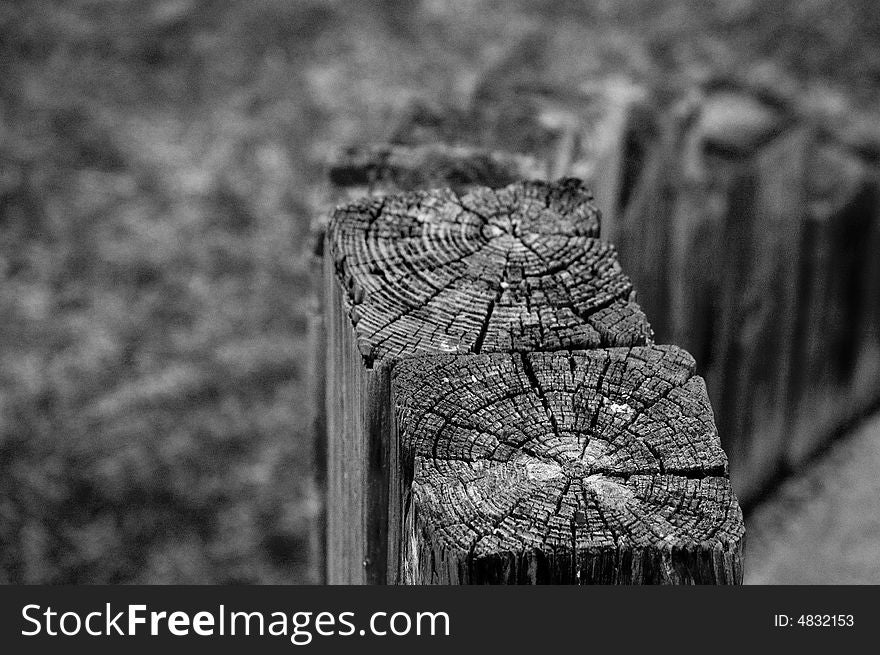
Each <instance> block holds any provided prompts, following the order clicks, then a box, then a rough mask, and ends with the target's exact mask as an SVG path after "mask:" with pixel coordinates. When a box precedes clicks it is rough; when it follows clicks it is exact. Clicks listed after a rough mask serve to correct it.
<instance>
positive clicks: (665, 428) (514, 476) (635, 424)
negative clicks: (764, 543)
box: [389, 346, 743, 584]
mask: <svg viewBox="0 0 880 655" xmlns="http://www.w3.org/2000/svg"><path fill="white" fill-rule="evenodd" d="M392 386H393V394H394V400H395V407H396V413H397V417H396V418H397V428H398V432H399V440H400V444H401V445H400V448H401V452H402V458H403V461H404V470H405V471H406V472H407V473H408V475H409V476H411V480H412V486H411V489H412V491H411V493H407V494H406V496H407V500H406V502H403V503H401V506H402V507H405V509H406V518H405V521H404V523H405V525H404V527H403V528H401V529H402V530H403V531H404V535H403V537H404V540H405V543H406V545H407V552H406V553H405V555H404V556H403V557H402V559H401V562H400V566H401V567H402V569H403V570H402V577H403V579H404V580H405V581H406V582H408V583H415V584H424V583H445V584H449V583H452V584H479V583H581V584H589V583H674V584H679V583H709V584H720V583H737V582H739V581H740V580H741V576H742V570H741V564H740V555H741V540H742V536H743V527H742V517H741V514H740V512H739V508H738V505H737V501H736V497H735V495H734V494H733V492H732V490H731V487H730V483H729V481H728V480H727V477H726V476H727V460H726V457H725V455H724V452H723V451H722V450H721V446H720V442H719V440H718V434H717V431H716V429H715V426H714V422H713V419H712V410H711V407H710V405H709V401H708V398H707V396H706V390H705V385H704V383H703V380H702V379H701V378H699V377H698V376H696V375H695V374H694V361H693V359H692V358H691V357H690V356H689V355H688V354H687V353H685V352H684V351H682V350H681V349H678V348H675V347H670V346H659V347H637V348H632V349H623V348H621V349H600V350H594V351H588V352H574V353H562V354H558V353H552V354H550V353H532V354H520V355H483V356H464V357H462V356H457V357H456V356H446V357H443V356H439V357H438V356H434V357H430V358H426V357H422V358H417V359H411V360H407V361H404V362H402V363H401V364H399V365H398V366H396V367H395V369H394V373H393V383H392ZM403 488H404V489H409V485H408V484H404V485H403ZM389 528H390V529H391V530H392V531H393V530H394V529H395V525H394V521H392V522H390V524H389ZM398 538H399V535H396V534H393V532H392V533H390V534H389V539H390V540H396V539H398Z"/></svg>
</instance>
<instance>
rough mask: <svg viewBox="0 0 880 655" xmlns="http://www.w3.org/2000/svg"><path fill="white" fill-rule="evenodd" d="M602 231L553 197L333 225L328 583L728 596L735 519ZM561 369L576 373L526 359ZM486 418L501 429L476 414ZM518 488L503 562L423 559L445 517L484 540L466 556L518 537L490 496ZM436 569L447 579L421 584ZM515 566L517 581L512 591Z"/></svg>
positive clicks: (473, 195)
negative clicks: (666, 589) (680, 585)
mask: <svg viewBox="0 0 880 655" xmlns="http://www.w3.org/2000/svg"><path fill="white" fill-rule="evenodd" d="M598 231H599V215H598V211H597V210H596V208H595V206H594V205H593V203H592V197H591V195H590V194H589V193H588V192H587V191H586V189H585V188H584V187H583V186H582V184H581V183H579V182H578V181H576V180H570V179H569V180H562V181H560V182H558V183H541V182H525V183H517V184H512V185H510V186H508V187H505V188H504V189H499V190H492V189H488V188H475V189H472V190H471V191H470V192H468V193H465V194H463V195H461V194H457V193H455V192H454V191H452V190H449V189H438V190H434V191H431V192H413V193H408V194H395V195H389V196H385V197H381V198H365V199H362V200H360V201H357V202H355V203H352V204H350V205H348V206H345V207H340V208H338V209H337V210H336V212H335V213H334V215H333V218H332V220H331V223H330V225H329V228H328V230H327V236H326V246H325V257H324V272H325V274H324V298H325V306H326V312H327V335H328V343H327V386H326V416H327V434H328V437H329V443H330V447H329V457H328V504H327V508H328V514H327V515H328V540H327V542H328V543H327V546H328V581H330V582H337V583H362V582H367V583H386V582H389V583H396V582H409V583H414V582H435V581H440V582H455V583H472V582H528V581H530V582H596V581H613V582H673V583H675V582H711V583H735V582H738V581H739V580H740V579H741V565H740V563H739V562H740V560H739V558H740V544H741V538H742V519H741V515H740V513H739V508H738V505H737V503H736V499H735V496H734V495H733V492H732V491H731V490H730V485H729V481H728V480H727V477H726V472H727V468H726V458H725V456H724V454H723V452H722V451H721V449H720V446H719V444H718V439H717V434H716V433H715V430H714V425H713V424H712V419H711V409H710V408H709V405H708V401H707V400H706V397H705V390H704V387H703V383H702V380H701V379H700V378H697V377H695V376H694V375H693V361H692V360H691V359H690V357H689V356H688V355H686V354H685V353H683V352H682V351H680V350H678V349H672V348H665V349H664V348H656V347H650V344H651V341H652V339H651V330H650V327H649V326H648V323H647V321H646V319H645V316H644V314H643V313H642V311H641V309H640V308H639V307H638V305H637V304H636V303H635V302H634V292H633V288H632V285H631V283H630V281H629V279H628V278H627V277H626V276H625V275H624V273H623V272H622V270H621V267H620V265H619V264H618V262H617V257H616V253H615V251H614V248H613V247H612V246H610V245H609V244H607V243H604V242H602V241H600V240H598V238H597V236H598ZM616 348H622V349H620V350H615V349H616ZM560 350H565V351H569V352H571V353H572V354H571V355H566V356H554V357H555V358H548V357H549V356H544V355H542V354H540V353H542V351H560ZM584 350H587V351H588V352H580V351H584ZM488 353H498V354H496V355H488ZM514 353H516V354H514ZM438 366H439V367H441V369H442V367H443V366H446V367H447V368H446V369H442V370H440V369H438V368H437V367H438ZM431 371H434V373H433V374H431V373H430V372H431ZM443 371H445V372H446V373H448V374H444V373H443ZM422 374H424V377H423V378H420V377H419V376H420V375H422ZM432 375H433V376H432ZM392 379H393V380H394V381H393V383H392ZM526 383H527V387H524V386H523V385H525V384H526ZM464 387H466V388H467V391H466V392H465V391H463V388H464ZM526 390H527V392H526ZM456 393H464V395H463V396H461V402H464V401H465V400H467V402H468V403H469V404H467V405H464V406H462V405H460V404H457V403H456V401H455V398H456V395H455V394H456ZM478 398H482V399H483V400H484V401H486V403H485V404H480V403H479V402H478V401H477V400H476V399H478ZM492 398H497V399H499V400H502V401H505V402H507V403H508V404H509V403H514V406H515V407H516V408H517V412H516V413H514V414H510V413H505V412H504V409H505V408H504V407H497V408H493V409H497V410H498V411H497V412H496V411H485V410H486V408H487V407H489V406H490V404H491V399H492ZM505 399H506V400H505ZM515 399H518V400H515ZM426 403H427V404H426ZM517 403H521V404H517ZM429 406H430V408H432V409H430V411H429ZM395 407H396V408H397V410H398V411H399V412H400V413H399V414H398V413H395ZM414 407H416V409H413V408H414ZM419 407H420V408H422V409H419ZM471 409H473V410H475V411H477V413H473V412H471ZM422 410H424V411H422ZM435 410H436V412H439V414H437V413H431V412H434V411H435ZM413 412H415V414H413ZM453 414H455V416H456V418H455V421H454V422H453V421H448V422H444V417H445V416H452V415H453ZM505 421H506V422H507V424H508V425H507V428H505V425H504V424H505ZM511 422H513V423H512V424H511ZM499 430H500V431H501V432H499ZM505 430H506V431H505ZM511 430H512V431H511ZM432 431H433V433H432ZM430 434H435V435H436V437H437V438H436V439H434V437H432V436H430ZM498 434H502V435H503V439H500V440H498V443H495V444H493V443H492V437H493V436H495V437H496V438H497V435H498ZM429 443H430V447H428V445H427V444H429ZM590 444H592V446H591V445H590ZM426 449H427V450H426ZM428 451H430V453H428ZM467 457H472V458H473V460H472V461H473V462H476V464H475V466H476V468H475V469H474V470H473V475H472V476H471V477H468V475H469V474H467V473H466V472H464V470H463V469H460V465H461V466H464V465H465V464H467V463H468V461H469V460H468V459H467ZM477 460H480V461H479V462H477ZM450 467H452V468H450ZM480 467H488V468H489V469H491V472H489V473H487V474H486V476H484V477H485V482H486V484H485V485H484V486H481V487H480V486H479V485H478V487H479V490H481V493H483V494H484V495H483V496H482V497H480V498H478V501H479V504H480V507H479V508H478V509H477V510H476V513H474V514H468V512H470V510H469V509H468V507H467V506H466V505H465V504H461V503H459V502H458V501H462V503H464V502H466V501H468V499H469V498H471V495H470V493H465V492H464V491H463V490H464V488H465V487H466V486H467V484H469V483H470V482H474V476H476V477H481V474H480V471H481V470H482V469H480ZM447 469H449V470H447ZM456 471H457V472H456ZM447 473H448V474H449V475H450V476H451V477H443V476H444V475H446V474H447ZM459 473H461V475H459ZM522 475H525V477H526V478H528V479H529V480H532V479H533V480H532V482H534V484H532V482H529V481H528V480H525V481H523V484H524V485H525V487H523V489H526V488H527V489H531V490H532V491H534V492H535V493H536V494H537V496H535V497H534V499H533V500H535V503H531V504H529V505H528V507H525V506H524V507H523V512H524V514H523V517H522V521H520V522H519V523H517V524H516V526H514V528H515V530H514V531H515V535H514V536H515V537H516V538H517V539H520V541H519V542H516V543H519V546H518V547H514V546H511V544H512V543H514V542H511V541H506V542H504V546H503V547H501V549H500V550H499V549H498V548H494V546H490V545H488V544H489V542H492V543H494V542H493V540H492V539H489V541H488V542H486V544H487V545H486V548H488V549H489V550H487V551H485V553H484V551H483V550H482V549H478V548H477V544H476V543H474V544H472V545H473V546H474V547H473V548H471V547H470V545H468V547H467V549H466V550H464V551H463V550H462V548H463V547H464V545H467V544H469V543H470V542H468V541H467V539H471V538H472V537H471V536H467V537H464V536H462V537H461V539H459V540H456V538H455V536H454V535H453V536H451V537H450V539H451V540H450V541H445V540H444V539H445V537H444V538H443V539H440V538H439V537H437V538H435V537H436V535H437V534H438V533H437V532H436V531H437V530H442V529H443V528H444V527H445V526H447V525H448V524H449V523H448V522H449V520H451V518H452V517H456V516H465V517H467V516H472V517H473V518H474V519H475V520H477V519H478V520H480V521H484V522H485V521H489V524H485V523H481V524H480V525H477V527H476V528H475V529H476V533H475V534H476V535H477V536H478V537H482V536H485V535H486V534H491V533H492V530H495V529H501V527H500V526H501V525H502V524H503V522H504V521H503V520H504V519H506V518H514V519H515V518H517V517H519V514H518V513H517V512H516V511H515V510H516V508H517V507H518V506H519V505H518V504H519V502H520V501H516V502H515V503H514V505H513V506H510V505H508V504H506V503H507V501H508V500H509V493H508V490H507V488H506V487H507V485H509V484H510V483H513V482H516V481H517V480H519V478H518V477H517V476H522ZM438 476H439V477H438ZM462 476H463V477H462ZM505 476H507V477H505ZM493 480H494V481H495V482H493ZM569 481H570V483H569ZM459 483H460V484H459ZM496 483H497V484H496ZM456 484H458V485H459V486H456ZM462 485H463V486H462ZM559 485H562V487H559ZM554 489H556V490H557V492H558V493H556V495H555V496H553V493H554V491H553V490H554ZM496 491H497V497H496V496H495V495H494V493H495V492H496ZM520 491H522V490H519V491H514V492H511V493H519V492H520ZM432 494H433V495H432ZM444 494H447V495H449V498H450V502H449V503H446V504H444V503H443V502H440V503H439V504H438V502H439V501H438V502H435V500H436V499H435V498H434V496H437V498H441V497H443V498H445V496H443V495H444ZM542 494H543V495H542ZM545 496H546V497H547V498H550V497H551V496H552V498H553V499H554V502H555V503H556V504H555V505H554V504H553V503H550V504H547V503H543V504H541V503H539V502H538V500H540V499H541V498H545ZM518 498H519V497H518ZM522 498H523V499H528V498H531V496H528V495H524V496H522ZM545 500H546V498H545ZM523 502H525V501H523ZM548 502H549V501H548ZM495 503H501V504H502V505H504V507H505V508H506V509H504V510H503V511H502V512H501V514H499V515H497V516H496V514H494V513H493V512H495V511H496V509H497V508H496V509H493V506H494V504H495ZM572 503H573V504H572ZM526 510H527V511H526ZM461 512H464V514H459V513H461ZM493 517H495V519H501V522H500V523H499V524H498V525H495V526H494V527H492V521H493V520H494V519H493ZM633 517H636V518H633ZM465 525H467V521H465ZM475 525H476V524H475ZM486 525H489V526H490V527H491V529H490V530H489V532H488V533H486V532H485V529H486ZM481 526H482V527H481ZM601 526H604V527H601ZM514 528H511V529H514ZM527 533H528V534H527ZM544 533H546V534H547V535H548V536H549V535H551V533H552V537H553V538H552V539H550V540H549V541H546V542H541V543H540V544H538V542H537V541H535V539H536V537H534V535H535V534H544ZM405 535H406V538H405ZM432 535H433V536H432ZM560 535H567V538H568V540H567V541H566V539H563V538H561V537H560ZM459 536H461V535H459ZM533 537H534V538H533ZM513 538H514V537H511V539H513ZM438 539H440V540H439V541H438ZM462 539H463V540H464V541H462ZM404 542H406V543H407V544H410V546H409V547H408V549H407V547H405V546H404ZM539 545H540V547H539V548H538V546H539ZM493 548H494V549H493ZM535 548H538V550H539V551H540V552H538V553H537V554H535V555H534V557H531V556H530V555H525V554H524V553H525V552H526V550H527V549H532V550H534V549H535ZM565 548H568V553H567V555H566V554H565V553H564V552H562V551H563V550H564V549H565ZM438 549H439V550H438ZM505 549H507V550H505ZM447 552H449V553H454V557H455V560H454V561H455V562H456V564H455V565H454V568H455V570H456V571H458V573H456V574H454V575H453V574H452V573H451V572H450V573H449V574H448V575H447V574H443V575H439V576H435V575H434V573H433V571H434V568H433V567H434V566H435V564H436V559H435V558H436V556H437V553H447ZM430 553H434V555H433V556H429V554H430ZM516 553H519V554H520V555H522V556H523V557H525V558H526V559H525V560H524V561H525V562H526V563H525V564H522V565H521V566H520V568H517V567H514V568H513V569H511V568H510V566H509V563H510V561H511V558H512V557H519V556H520V555H516ZM484 554H486V557H488V559H486V558H484V557H483V555H484ZM432 557H433V558H434V559H432ZM530 557H531V559H529V558H530ZM548 558H549V559H548ZM449 561H450V562H451V561H453V560H449ZM547 561H552V562H553V563H551V564H550V565H549V569H548V568H546V566H545V564H546V562H547ZM450 566H451V565H450ZM523 567H524V568H523ZM449 571H452V569H449Z"/></svg>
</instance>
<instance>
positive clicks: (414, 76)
mask: <svg viewBox="0 0 880 655" xmlns="http://www.w3.org/2000/svg"><path fill="white" fill-rule="evenodd" d="M829 8H832V11H831V12H829ZM876 14H877V11H876V10H875V9H873V7H872V4H871V3H870V2H867V1H864V2H858V1H855V0H852V1H850V2H846V3H831V2H828V1H827V0H826V1H823V2H816V1H812V2H793V1H791V0H789V1H783V0H772V1H771V2H767V3H764V2H757V1H749V2H743V1H739V2H726V3H721V2H717V3H708V2H698V1H697V0H687V1H685V0H678V1H674V0H666V1H664V2H658V3H642V2H638V3H637V2H634V1H633V0H623V1H621V2H617V3H612V2H597V3H580V2H568V1H567V0H566V1H558V0H553V1H552V2H551V1H550V0H539V1H527V0H517V1H514V2H499V1H486V2H476V1H473V0H456V1H453V2H439V1H436V0H425V1H423V2H412V3H397V2H392V1H390V0H385V1H374V2H369V1H362V2H358V1H356V0H346V1H340V2H319V1H317V0H297V1H290V2H287V1H284V0H250V1H246V0H241V1H236V2H228V1H220V0H160V1H157V2H146V1H141V0H58V1H55V2H48V1H46V0H17V1H10V2H4V3H2V4H0V276H2V283H0V581H5V582H15V583H18V582H31V583H39V582H51V583H60V582H220V583H222V582H303V581H308V580H310V579H313V578H312V576H313V568H312V564H311V563H310V562H309V561H308V547H307V546H308V541H309V535H308V528H309V517H310V515H311V513H312V512H313V510H314V503H315V499H314V498H311V497H310V496H309V479H308V476H309V473H310V471H311V467H312V463H311V454H310V452H309V449H308V444H309V440H308V437H307V435H306V434H304V425H303V424H304V418H305V416H306V407H305V406H304V403H305V402H306V394H305V388H304V385H305V382H306V381H305V380H304V377H303V372H304V363H303V362H304V359H305V340H304V329H305V320H304V312H305V308H306V304H307V301H308V298H307V271H306V266H305V261H304V258H303V254H302V253H303V247H304V245H305V243H304V242H305V231H306V225H307V224H308V218H309V217H308V208H309V206H310V205H309V203H310V201H311V199H312V198H313V196H314V191H315V189H316V187H317V185H318V184H319V182H320V179H321V170H320V167H319V166H317V165H316V163H315V162H316V161H317V158H318V155H320V154H321V153H322V152H323V151H324V150H325V149H326V147H327V146H328V145H331V144H339V143H346V142H355V141H369V140H372V139H376V138H379V137H380V136H381V135H382V134H383V130H384V129H386V128H387V127H388V122H389V119H390V117H392V116H393V115H394V114H395V112H397V111H399V110H400V109H401V108H402V107H403V106H404V105H405V104H406V103H407V102H408V101H409V100H411V99H413V98H415V97H419V98H427V99H433V100H436V101H445V102H452V103H459V104H462V103H464V102H466V100H467V98H468V94H469V93H470V92H471V91H472V89H473V87H474V84H475V83H476V81H477V80H478V79H479V76H480V73H481V71H484V70H487V69H490V68H493V67H495V66H496V65H497V64H498V62H500V61H503V59H504V57H505V56H506V53H507V52H508V50H509V48H510V47H511V46H512V45H513V44H515V43H517V42H518V40H519V39H521V38H523V37H529V36H530V35H531V36H532V37H534V35H535V34H539V35H541V36H542V38H541V39H539V40H538V42H539V43H543V44H544V45H543V46H542V47H545V48H546V49H547V50H546V52H545V56H544V57H543V58H542V59H541V63H540V66H541V67H543V69H544V70H545V73H546V75H547V78H548V80H552V81H554V82H558V83H562V84H566V83H569V84H576V83H577V82H578V81H582V80H584V79H586V78H588V77H590V76H595V75H597V74H604V73H609V72H611V73H619V74H626V75H629V76H631V77H634V78H636V79H644V80H648V81H651V82H656V81H657V79H658V77H660V76H663V75H668V76H670V77H675V76H676V75H679V74H680V73H682V72H685V73H686V72H688V71H691V70H702V69H705V68H710V69H714V68H717V69H723V68H725V67H739V68H742V67H747V66H749V65H752V64H755V65H758V64H761V63H762V62H764V61H765V60H767V61H772V62H774V63H776V64H778V65H780V66H782V67H784V68H786V69H787V70H789V71H790V72H791V73H793V74H794V75H796V76H799V77H801V78H803V79H811V80H812V79H816V80H820V81H822V82H823V83H827V84H837V85H840V86H842V87H844V88H845V89H846V91H847V92H848V93H850V94H851V95H852V96H853V97H858V98H859V99H860V100H861V101H863V102H873V103H876V98H875V97H874V96H873V95H872V93H873V92H874V91H875V87H876V85H877V83H878V81H880V55H878V52H880V39H878V35H880V30H878V25H880V19H878V17H877V16H876ZM499 70H502V71H503V65H502V67H501V68H500V69H499ZM516 73H517V71H510V74H511V75H515V74H516ZM505 74H506V73H505ZM875 106H876V104H875Z"/></svg>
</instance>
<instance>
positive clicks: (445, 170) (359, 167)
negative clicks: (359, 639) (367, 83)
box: [308, 144, 542, 580]
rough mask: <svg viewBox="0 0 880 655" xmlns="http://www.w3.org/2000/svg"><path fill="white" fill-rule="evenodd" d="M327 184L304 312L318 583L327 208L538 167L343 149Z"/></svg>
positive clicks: (317, 211) (487, 155)
mask: <svg viewBox="0 0 880 655" xmlns="http://www.w3.org/2000/svg"><path fill="white" fill-rule="evenodd" d="M327 166H328V173H327V178H328V180H327V185H326V188H325V190H324V192H323V194H322V197H321V198H320V199H319V200H318V202H317V206H316V207H315V208H314V211H313V216H314V221H313V223H312V227H311V229H312V247H311V248H310V252H311V257H312V269H313V271H312V276H311V277H312V279H313V288H312V306H311V308H310V311H309V314H308V323H309V344H310V357H309V364H308V369H309V385H308V386H309V389H310V394H311V399H310V403H309V411H310V415H309V417H308V423H309V429H310V432H311V433H312V435H313V440H312V441H313V444H312V451H313V459H314V462H315V467H314V478H313V484H314V487H315V489H314V495H315V496H316V497H317V499H318V500H319V509H318V511H317V512H316V516H315V521H314V528H313V530H312V531H311V532H312V535H313V540H312V541H313V543H312V544H311V550H312V559H313V561H315V562H317V563H318V566H317V569H318V571H319V576H320V579H321V580H325V579H327V571H326V568H327V566H326V557H327V549H328V544H327V539H326V533H327V525H326V507H325V499H326V497H327V470H326V463H327V458H328V451H327V447H328V446H327V426H326V405H325V389H326V387H327V371H326V360H327V351H328V347H329V342H328V339H327V335H328V326H327V324H326V322H325V321H326V317H327V316H328V315H329V312H328V311H327V309H326V307H325V305H326V303H325V299H324V283H323V276H324V273H323V259H322V253H323V246H324V236H325V235H324V232H325V230H326V222H327V220H328V218H329V216H330V215H331V214H332V208H333V207H334V206H335V205H337V204H340V203H344V202H346V201H350V200H352V199H355V198H359V197H365V196H372V197H377V196H382V195H385V194H388V193H395V192H400V191H411V190H414V189H418V188H422V187H426V188H430V187H435V186H438V187H444V186H449V187H451V188H453V189H455V190H457V191H462V192H464V191H466V190H467V189H468V188H470V187H472V186H488V187H494V186H505V185H507V184H510V183H512V182H514V181H516V180H519V179H522V178H530V177H539V176H540V175H541V172H542V171H541V167H540V166H539V165H538V164H537V163H536V162H535V161H534V160H532V159H531V158H529V157H526V156H522V155H507V154H504V153H499V152H495V151H487V150H482V149H476V148H468V147H448V146H444V145H442V144H415V145H411V146H406V145H372V146H359V147H350V148H346V149H344V150H343V151H341V152H337V153H335V154H334V155H333V156H332V157H331V158H330V160H329V161H328V162H327Z"/></svg>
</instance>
